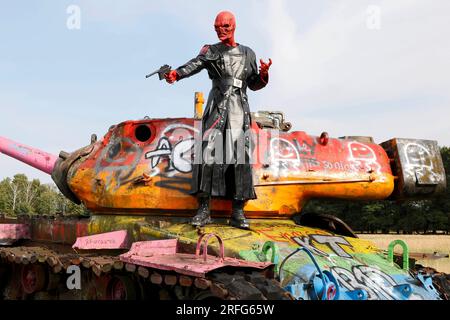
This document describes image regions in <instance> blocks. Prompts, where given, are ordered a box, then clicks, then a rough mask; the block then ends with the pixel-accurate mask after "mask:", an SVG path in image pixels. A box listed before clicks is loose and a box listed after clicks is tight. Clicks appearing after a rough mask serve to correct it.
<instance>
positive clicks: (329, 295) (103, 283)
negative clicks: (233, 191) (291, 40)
mask: <svg viewBox="0 0 450 320" xmlns="http://www.w3.org/2000/svg"><path fill="white" fill-rule="evenodd" d="M202 103H203V99H202V95H201V94H199V93H198V94H196V99H195V110H196V112H195V116H194V117H193V118H170V119H152V118H148V117H146V118H144V119H142V120H137V121H125V122H122V123H120V124H117V125H113V126H111V127H110V128H109V130H108V132H107V133H106V134H105V135H104V136H103V138H101V139H97V136H96V135H92V136H91V141H90V143H89V144H88V145H87V146H85V147H83V148H81V149H79V150H76V151H73V152H65V151H61V153H60V154H59V155H58V156H56V155H52V154H49V153H47V152H44V151H41V150H38V149H36V148H32V147H29V146H26V145H23V144H21V143H17V142H14V141H12V140H10V139H7V138H0V152H2V153H4V154H6V155H9V156H11V157H14V158H16V159H18V160H20V161H22V162H24V163H26V164H28V165H31V166H33V167H35V168H36V169H38V170H41V171H43V172H45V173H47V174H49V175H51V177H52V179H53V180H54V182H55V183H56V185H57V186H58V188H59V190H60V191H61V193H62V194H64V195H65V196H66V197H67V198H68V199H70V200H71V201H73V202H75V203H77V204H80V203H83V204H84V205H85V207H86V208H87V209H88V210H89V212H90V213H91V215H90V216H89V217H65V216H61V215H54V216H40V215H36V216H24V215H21V216H19V217H18V218H8V217H5V216H2V217H1V219H0V243H1V247H0V257H1V263H0V291H1V292H2V294H1V298H3V299H182V300H184V299H298V300H300V299H305V300H366V299H369V300H378V299H381V300H391V299H392V300H409V299H430V300H439V299H446V298H448V291H446V290H445V288H448V280H446V279H448V277H447V278H446V275H442V274H440V277H437V276H436V275H435V274H433V273H430V272H427V271H426V270H425V271H423V272H416V273H413V272H411V270H410V268H409V266H408V262H409V259H408V252H407V247H406V245H405V244H404V243H401V242H395V243H392V245H391V249H390V251H389V252H388V253H387V252H385V251H383V250H380V249H379V248H377V247H376V246H375V245H374V244H373V243H371V242H370V241H367V240H363V239H360V238H358V236H357V235H356V234H355V233H354V232H353V231H352V230H351V228H350V227H349V226H348V225H347V224H346V223H345V222H343V221H341V220H339V219H337V218H335V217H333V216H329V215H312V214H302V208H303V207H304V205H305V204H306V203H307V201H309V200H310V199H318V198H334V199H350V200H355V201H356V200H382V199H399V200H403V199H409V198H418V197H419V198H426V197H432V196H434V195H437V194H439V193H441V192H443V191H444V190H445V188H446V177H445V172H444V169H443V164H442V159H441V157H440V152H439V148H438V145H437V142H436V141H429V140H418V139H401V138H394V139H391V140H389V141H386V142H384V143H381V144H376V143H375V142H374V141H373V139H372V138H370V137H360V136H358V137H355V136H347V137H340V138H331V137H329V135H328V134H327V133H326V132H323V133H322V134H321V135H320V136H313V135H309V134H307V133H305V132H303V131H290V129H291V124H290V123H289V122H286V121H285V119H284V116H283V114H282V113H281V112H256V113H253V114H252V119H253V122H252V129H253V133H254V134H253V137H252V141H253V155H254V157H253V159H255V160H254V163H253V168H254V170H253V174H254V177H253V178H254V185H255V189H256V194H257V199H255V200H252V201H249V202H248V203H247V204H246V207H245V211H246V216H247V217H248V218H249V222H250V229H249V230H241V229H237V228H233V227H231V226H229V225H228V224H227V219H229V212H230V209H231V204H230V201H228V200H220V199H219V200H215V201H213V204H212V210H213V219H214V221H213V222H214V223H213V224H211V225H207V226H205V227H201V228H195V227H193V226H191V225H190V218H191V217H192V216H193V215H194V212H195V210H196V209H197V200H196V198H195V197H193V196H192V195H190V194H189V189H190V181H191V178H192V164H193V161H195V154H196V152H195V141H196V139H198V138H199V132H201V127H200V125H199V123H201V122H200V121H198V120H199V119H200V118H201V107H202ZM210 240H211V241H210ZM398 244H400V245H402V246H403V247H404V255H403V264H402V263H399V264H397V263H396V261H397V260H396V259H395V255H394V253H393V247H394V246H396V245H398ZM208 249H209V253H208ZM394 260H395V261H394ZM401 264H402V265H401ZM77 272H78V275H79V279H78V280H77V281H78V282H77V281H75V282H71V281H73V279H74V278H73V274H77ZM70 283H72V284H70ZM446 286H447V287H446Z"/></svg>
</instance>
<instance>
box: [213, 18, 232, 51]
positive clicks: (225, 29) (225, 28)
mask: <svg viewBox="0 0 450 320" xmlns="http://www.w3.org/2000/svg"><path fill="white" fill-rule="evenodd" d="M214 29H216V33H217V37H218V38H219V39H220V41H221V42H222V43H224V44H226V45H229V46H233V47H234V46H236V42H235V41H234V31H235V30H236V19H235V18H234V15H233V14H232V13H231V12H229V11H222V12H220V13H219V14H218V15H217V17H216V21H215V22H214Z"/></svg>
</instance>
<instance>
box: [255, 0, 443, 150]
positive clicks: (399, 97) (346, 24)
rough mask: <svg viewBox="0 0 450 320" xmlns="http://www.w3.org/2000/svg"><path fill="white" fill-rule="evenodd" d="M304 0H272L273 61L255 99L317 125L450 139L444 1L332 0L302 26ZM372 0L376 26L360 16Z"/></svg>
mask: <svg viewBox="0 0 450 320" xmlns="http://www.w3.org/2000/svg"><path fill="white" fill-rule="evenodd" d="M303 3H304V2H293V1H289V2H286V1H279V0H269V1H268V10H267V15H268V23H267V28H266V32H267V34H268V35H269V37H270V43H271V51H272V53H273V54H272V55H273V57H272V58H273V60H274V65H273V68H272V78H271V83H270V88H269V87H268V89H266V92H265V93H264V94H263V95H262V96H261V98H260V99H259V102H260V101H264V102H265V105H276V106H278V108H279V109H284V110H286V113H287V114H288V115H289V117H290V118H291V120H292V121H293V122H294V125H295V128H296V129H301V130H305V131H310V132H311V131H312V132H311V133H314V134H317V133H320V131H321V130H327V131H330V133H332V132H335V133H336V135H346V134H347V135H348V134H355V133H357V134H361V135H372V136H374V137H375V138H376V139H377V140H378V139H387V138H388V137H394V136H411V137H416V138H425V137H427V138H433V139H436V140H438V141H439V142H440V143H441V144H446V145H449V144H450V132H449V131H448V130H446V129H447V128H448V127H449V125H448V124H447V119H450V108H449V107H448V104H449V103H450V91H449V89H450V59H449V56H450V42H449V41H448V39H450V19H448V12H450V2H448V1H446V0H436V1H433V2H426V1H419V0H395V1H388V0H386V1H371V2H369V1H333V2H330V5H329V6H327V7H326V10H325V11H317V12H316V19H315V21H314V23H312V24H310V25H308V26H305V25H304V23H303V22H302V19H303V13H304V12H305V8H307V6H308V5H306V4H305V5H303ZM372 3H373V4H375V5H378V6H379V7H380V9H381V29H380V30H370V29H368V28H367V26H366V19H367V13H366V10H367V7H368V5H370V4H372ZM308 18H309V17H308Z"/></svg>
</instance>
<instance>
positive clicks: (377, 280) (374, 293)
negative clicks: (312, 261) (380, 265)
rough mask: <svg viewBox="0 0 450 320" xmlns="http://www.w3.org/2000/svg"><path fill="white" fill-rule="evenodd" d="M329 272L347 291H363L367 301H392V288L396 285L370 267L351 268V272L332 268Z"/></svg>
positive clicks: (384, 274) (386, 275)
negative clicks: (365, 293)
mask: <svg viewBox="0 0 450 320" xmlns="http://www.w3.org/2000/svg"><path fill="white" fill-rule="evenodd" d="M331 272H332V273H333V275H334V276H335V277H336V280H337V281H338V282H339V284H340V285H341V286H343V287H344V288H346V289H347V290H355V289H363V290H365V291H366V292H367V295H368V299H369V300H377V299H381V300H394V299H395V298H396V296H395V294H394V291H393V286H396V285H397V283H396V282H395V280H394V279H393V278H392V277H391V276H390V275H388V274H386V273H385V272H383V271H381V270H379V269H377V268H375V267H370V266H364V265H359V266H353V267H352V270H351V271H350V270H347V269H344V268H342V267H337V266H336V267H332V268H331Z"/></svg>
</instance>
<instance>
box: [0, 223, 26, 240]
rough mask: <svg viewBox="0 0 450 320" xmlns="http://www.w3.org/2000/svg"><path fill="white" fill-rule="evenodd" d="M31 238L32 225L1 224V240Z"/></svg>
mask: <svg viewBox="0 0 450 320" xmlns="http://www.w3.org/2000/svg"><path fill="white" fill-rule="evenodd" d="M20 239H30V227H29V226H28V225H26V224H19V223H17V224H8V223H5V224H0V241H10V240H13V241H16V240H20Z"/></svg>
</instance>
